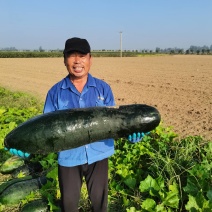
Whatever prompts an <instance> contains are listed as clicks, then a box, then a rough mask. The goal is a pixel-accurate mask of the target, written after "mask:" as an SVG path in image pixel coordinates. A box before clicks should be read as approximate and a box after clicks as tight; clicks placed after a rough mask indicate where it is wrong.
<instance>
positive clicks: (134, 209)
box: [0, 88, 212, 212]
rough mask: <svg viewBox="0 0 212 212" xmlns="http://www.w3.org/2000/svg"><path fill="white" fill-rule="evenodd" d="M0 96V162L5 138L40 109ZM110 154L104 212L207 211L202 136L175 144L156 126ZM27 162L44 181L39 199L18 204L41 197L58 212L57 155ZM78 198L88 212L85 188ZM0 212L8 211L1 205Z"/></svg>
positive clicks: (0, 92)
mask: <svg viewBox="0 0 212 212" xmlns="http://www.w3.org/2000/svg"><path fill="white" fill-rule="evenodd" d="M0 97H1V98H0V99H1V100H0V127H1V130H0V155H1V156H0V163H1V162H3V161H5V160H6V159H7V158H8V157H10V154H9V153H8V152H7V151H4V150H3V139H4V137H5V136H6V134H7V133H8V132H10V131H11V130H12V129H14V128H15V127H16V126H18V125H19V124H20V123H22V122H24V121H26V120H27V119H29V118H31V117H33V116H35V115H38V114H40V113H41V106H40V103H39V102H38V101H37V100H36V99H34V98H29V96H25V94H21V93H12V92H10V91H7V90H5V89H2V88H0ZM7 103H8V104H7ZM12 103H13V104H12ZM115 149H116V151H115V154H114V155H113V156H111V157H110V158H109V208H108V210H109V211H111V212H113V211H127V212H138V211H142V212H146V211H150V212H155V211H158V212H159V211H161V212H166V211H167V212H172V211H191V212H194V211H198V212H208V211H212V209H211V208H212V177H211V176H212V142H209V141H205V140H204V139H203V138H202V137H201V136H188V137H186V138H184V139H181V140H179V138H178V136H177V135H176V134H175V133H174V132H173V130H172V128H170V127H168V128H164V127H163V126H162V125H160V126H159V127H157V128H156V129H155V130H153V131H152V132H151V133H150V134H148V135H146V136H145V137H144V138H143V139H142V141H140V142H138V143H136V144H132V143H130V142H129V141H128V140H126V139H119V140H117V141H116V142H115ZM31 161H32V162H36V161H39V162H40V164H41V165H42V166H43V173H42V174H45V175H46V176H47V178H48V182H47V184H45V185H44V186H43V187H42V189H41V190H40V193H39V194H37V193H31V194H29V195H28V196H27V197H26V198H25V199H23V200H22V205H24V204H26V203H27V202H30V201H32V200H35V199H38V198H40V195H41V196H42V198H44V199H45V200H47V201H48V205H49V208H50V210H51V211H55V210H57V209H58V207H57V202H58V201H59V200H60V191H59V185H58V176H57V155H56V154H55V153H51V154H48V155H46V156H42V155H35V156H34V157H32V158H31ZM81 196H82V198H81V200H80V206H79V207H80V209H81V210H84V211H89V204H90V203H89V200H88V194H87V192H86V187H85V185H84V184H83V188H82V195H81ZM0 210H2V211H3V210H5V211H8V209H7V206H4V205H1V204H0Z"/></svg>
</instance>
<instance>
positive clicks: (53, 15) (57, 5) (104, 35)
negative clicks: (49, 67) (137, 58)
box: [0, 0, 212, 50]
mask: <svg viewBox="0 0 212 212" xmlns="http://www.w3.org/2000/svg"><path fill="white" fill-rule="evenodd" d="M211 23H212V0H81V1H77V0H60V1H59V0H34V1H33V0H0V49H1V48H6V47H15V48H17V49H30V50H31V49H37V50H38V49H39V47H42V49H45V50H51V49H64V45H65V41H66V40H67V39H68V38H71V37H80V38H85V39H87V40H88V42H89V43H90V45H91V49H92V50H102V49H106V50H118V49H120V47H121V45H120V43H122V49H123V50H143V49H148V50H155V48H156V47H159V48H161V49H165V48H175V47H177V48H183V49H188V48H189V47H190V46H191V45H195V46H204V45H206V46H209V47H210V46H211V45H212V24H211ZM120 32H122V33H120ZM121 37H122V42H120V41H121Z"/></svg>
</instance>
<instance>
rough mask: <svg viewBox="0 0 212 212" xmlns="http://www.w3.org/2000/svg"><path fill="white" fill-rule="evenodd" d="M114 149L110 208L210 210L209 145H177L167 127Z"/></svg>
mask: <svg viewBox="0 0 212 212" xmlns="http://www.w3.org/2000/svg"><path fill="white" fill-rule="evenodd" d="M115 145H116V153H115V154H114V155H113V156H112V157H111V158H110V163H109V164H110V182H109V186H110V189H109V197H110V204H111V206H112V207H113V206H114V205H116V206H117V205H119V207H120V208H119V210H121V209H122V210H123V209H124V210H126V211H184V210H185V209H187V208H192V207H195V205H196V208H195V210H194V211H199V208H201V207H202V208H204V209H207V210H202V211H208V208H210V207H211V202H212V201H211V198H212V179H211V176H212V152H211V151H212V143H211V142H205V141H204V139H203V138H202V137H200V136H195V137H191V136H189V137H187V138H185V139H182V140H179V139H178V137H177V135H176V134H175V133H174V132H173V131H172V129H171V128H163V127H162V126H159V127H157V128H156V129H155V130H154V131H152V132H151V133H150V134H149V135H148V136H145V137H144V138H143V140H142V141H140V142H138V143H136V144H131V143H129V142H128V141H126V140H124V139H119V140H118V141H116V142H115ZM197 194H198V196H197ZM200 197H201V199H202V200H201V201H200V202H198V201H199V198H200ZM193 209H194V208H192V210H193ZM189 210H190V209H189Z"/></svg>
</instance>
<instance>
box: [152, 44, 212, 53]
mask: <svg viewBox="0 0 212 212" xmlns="http://www.w3.org/2000/svg"><path fill="white" fill-rule="evenodd" d="M155 52H156V53H169V54H212V45H211V46H210V47H208V46H190V48H188V49H186V50H184V49H182V48H167V49H160V48H159V47H157V48H156V49H155Z"/></svg>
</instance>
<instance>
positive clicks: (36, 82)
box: [0, 55, 212, 140]
mask: <svg viewBox="0 0 212 212" xmlns="http://www.w3.org/2000/svg"><path fill="white" fill-rule="evenodd" d="M90 73H91V74H93V76H96V77H98V78H100V79H103V80H105V81H106V82H108V83H109V84H110V85H111V87H112V90H113V92H114V96H115V99H116V104H117V105H123V104H134V103H139V104H148V105H152V106H154V107H156V108H157V109H158V110H159V111H160V113H161V116H162V121H163V124H164V125H165V126H173V130H174V131H175V132H176V133H178V134H179V136H180V137H185V136H188V135H201V136H203V137H205V138H206V139H210V140H212V56H202V55H201V56H197V55H193V56H191V55H190V56H189V55H182V56H157V57H156V56H154V57H137V58H93V65H92V68H91V71H90ZM66 74H67V71H66V69H65V66H64V64H63V58H44V59H40V58H39V59H38V58H33V59H18V58H15V59H2V58H1V59H0V86H3V87H6V88H9V89H12V90H19V91H24V92H28V93H32V94H34V95H35V96H37V97H38V98H41V99H42V100H43V101H44V99H45V96H46V93H47V91H48V89H49V88H50V87H51V86H52V85H53V84H55V83H56V82H57V81H59V80H60V79H61V78H63V77H65V76H66Z"/></svg>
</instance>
